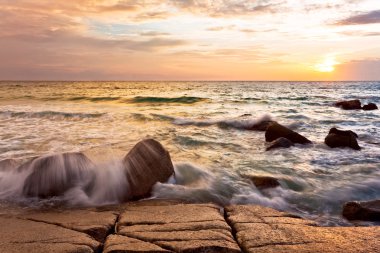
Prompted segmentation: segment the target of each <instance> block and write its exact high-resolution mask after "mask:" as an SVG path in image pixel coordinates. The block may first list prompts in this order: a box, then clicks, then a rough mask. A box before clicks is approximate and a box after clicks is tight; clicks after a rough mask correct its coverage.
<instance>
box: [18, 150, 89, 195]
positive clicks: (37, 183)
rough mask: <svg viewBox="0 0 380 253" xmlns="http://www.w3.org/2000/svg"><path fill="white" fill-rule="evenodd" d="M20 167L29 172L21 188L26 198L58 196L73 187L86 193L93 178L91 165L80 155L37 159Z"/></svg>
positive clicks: (65, 154)
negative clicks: (78, 187) (80, 188)
mask: <svg viewBox="0 0 380 253" xmlns="http://www.w3.org/2000/svg"><path fill="white" fill-rule="evenodd" d="M20 167H23V170H25V169H28V170H31V174H30V175H29V176H28V177H27V178H26V180H25V183H24V187H23V194H24V195H25V196H28V197H40V198H48V197H53V196H60V195H63V194H64V193H65V192H66V191H67V190H69V189H71V188H73V187H75V186H80V187H82V188H83V189H84V190H85V191H86V190H87V188H88V187H89V186H90V184H91V182H92V181H93V179H94V177H95V173H94V165H93V163H92V162H91V161H90V160H89V159H88V158H87V157H86V156H85V155H83V154H82V153H64V154H59V155H51V156H44V157H39V158H36V159H34V160H32V161H29V162H27V163H26V164H25V165H21V166H20Z"/></svg>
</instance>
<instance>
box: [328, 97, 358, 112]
mask: <svg viewBox="0 0 380 253" xmlns="http://www.w3.org/2000/svg"><path fill="white" fill-rule="evenodd" d="M335 106H338V107H340V108H342V109H344V110H358V109H362V105H361V102H360V100H359V99H354V100H345V101H339V102H337V103H335Z"/></svg>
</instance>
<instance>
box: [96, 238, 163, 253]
mask: <svg viewBox="0 0 380 253" xmlns="http://www.w3.org/2000/svg"><path fill="white" fill-rule="evenodd" d="M119 252H141V253H144V252H146V253H159V252H171V251H169V250H165V249H163V248H161V247H159V246H157V245H155V244H154V243H150V242H144V241H141V240H138V239H134V238H130V237H127V236H122V235H110V236H108V237H107V241H106V243H105V244H104V251H103V253H119Z"/></svg>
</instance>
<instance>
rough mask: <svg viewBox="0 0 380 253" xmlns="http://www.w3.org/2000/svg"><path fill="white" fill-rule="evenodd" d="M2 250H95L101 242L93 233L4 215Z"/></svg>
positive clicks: (0, 234)
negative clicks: (90, 234)
mask: <svg viewBox="0 0 380 253" xmlns="http://www.w3.org/2000/svg"><path fill="white" fill-rule="evenodd" d="M0 227H1V228H2V229H0V249H1V252H12V253H24V252H29V253H41V252H59V253H68V252H78V253H93V252H98V251H99V250H100V249H101V244H100V243H99V242H97V241H96V240H94V239H92V238H91V237H90V236H88V235H86V234H84V233H80V232H77V231H74V230H71V229H66V228H63V227H60V226H57V225H54V224H48V223H44V222H35V221H30V220H22V219H18V218H14V217H5V216H0Z"/></svg>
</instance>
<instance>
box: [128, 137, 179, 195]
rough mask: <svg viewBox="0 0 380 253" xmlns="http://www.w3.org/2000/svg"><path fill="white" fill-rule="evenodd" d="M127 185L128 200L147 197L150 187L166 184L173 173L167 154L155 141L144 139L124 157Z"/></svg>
mask: <svg viewBox="0 0 380 253" xmlns="http://www.w3.org/2000/svg"><path fill="white" fill-rule="evenodd" d="M123 164H124V167H125V169H126V175H127V180H128V184H129V198H130V199H139V198H143V197H147V196H149V194H150V192H151V189H152V186H153V185H154V184H155V183H157V182H161V183H163V182H166V181H167V180H168V179H169V177H170V176H171V175H173V173H174V167H173V164H172V161H171V159H170V155H169V152H168V151H167V150H166V149H165V148H164V147H163V146H162V145H161V144H160V143H159V142H157V141H156V140H153V139H146V140H143V141H140V142H139V143H137V144H136V145H135V146H134V147H133V148H132V150H131V151H130V152H129V153H128V154H127V155H126V156H125V157H124V159H123Z"/></svg>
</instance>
